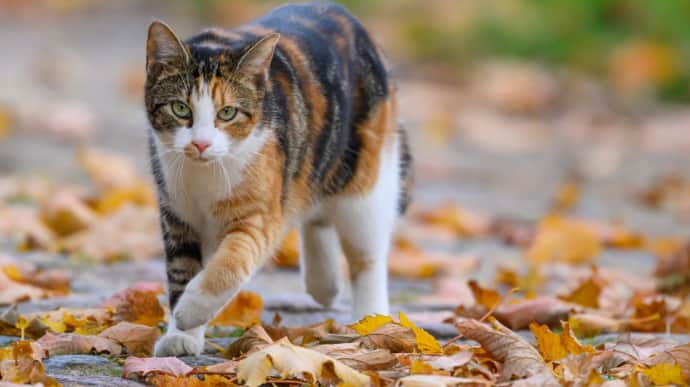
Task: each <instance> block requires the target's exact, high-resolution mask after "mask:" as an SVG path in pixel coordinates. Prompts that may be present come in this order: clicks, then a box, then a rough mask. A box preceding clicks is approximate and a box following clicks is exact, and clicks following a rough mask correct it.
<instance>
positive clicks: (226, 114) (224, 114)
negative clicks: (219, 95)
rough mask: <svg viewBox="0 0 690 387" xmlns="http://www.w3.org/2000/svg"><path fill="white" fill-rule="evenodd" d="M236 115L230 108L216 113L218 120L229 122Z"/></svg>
mask: <svg viewBox="0 0 690 387" xmlns="http://www.w3.org/2000/svg"><path fill="white" fill-rule="evenodd" d="M236 115H237V109H236V108H234V107H232V106H226V107H224V108H222V109H220V110H219V111H218V119H219V120H222V121H230V120H232V119H233V118H235V116H236Z"/></svg>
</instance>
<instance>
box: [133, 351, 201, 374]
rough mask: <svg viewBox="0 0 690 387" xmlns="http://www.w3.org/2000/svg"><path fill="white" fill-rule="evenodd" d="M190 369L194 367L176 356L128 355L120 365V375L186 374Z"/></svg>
mask: <svg viewBox="0 0 690 387" xmlns="http://www.w3.org/2000/svg"><path fill="white" fill-rule="evenodd" d="M192 371H194V368H192V367H190V366H188V365H187V364H185V363H184V362H183V361H182V360H180V359H178V358H176V357H143V358H142V357H134V356H130V357H128V358H127V360H125V364H124V365H123V366H122V377H123V378H130V377H131V376H133V375H139V376H146V375H148V374H151V373H158V374H167V375H172V376H186V375H188V374H190V373H191V372H192Z"/></svg>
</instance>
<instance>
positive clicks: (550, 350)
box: [529, 322, 594, 361]
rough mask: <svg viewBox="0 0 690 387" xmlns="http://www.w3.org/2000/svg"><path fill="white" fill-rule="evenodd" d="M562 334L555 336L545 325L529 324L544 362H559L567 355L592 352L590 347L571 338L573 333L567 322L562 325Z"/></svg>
mask: <svg viewBox="0 0 690 387" xmlns="http://www.w3.org/2000/svg"><path fill="white" fill-rule="evenodd" d="M562 325H563V332H562V333H561V334H560V335H557V334H555V333H553V332H551V330H550V329H549V327H547V326H545V325H539V324H535V323H532V324H530V327H529V328H530V330H531V331H532V334H534V337H535V338H536V340H537V348H538V349H539V353H541V355H542V356H543V357H544V360H546V361H556V360H561V359H563V358H564V357H566V356H568V355H579V354H582V353H586V352H594V348H593V347H592V346H589V345H587V346H584V345H582V344H580V342H579V341H578V340H577V338H575V337H574V336H573V332H572V330H571V329H570V326H569V324H568V323H567V322H564V323H562Z"/></svg>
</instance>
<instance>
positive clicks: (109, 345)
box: [36, 332, 122, 356]
mask: <svg viewBox="0 0 690 387" xmlns="http://www.w3.org/2000/svg"><path fill="white" fill-rule="evenodd" d="M36 342H37V343H38V344H40V345H41V347H42V348H43V349H45V350H46V351H47V352H48V353H49V354H50V355H51V356H52V355H77V354H91V353H95V354H102V353H108V354H111V355H119V354H120V353H121V352H122V346H120V344H118V343H116V342H114V341H112V340H109V339H107V338H105V337H100V336H85V335H77V334H74V333H59V334H53V333H50V332H48V333H46V334H45V335H44V336H43V337H41V338H40V339H38V340H37V341H36Z"/></svg>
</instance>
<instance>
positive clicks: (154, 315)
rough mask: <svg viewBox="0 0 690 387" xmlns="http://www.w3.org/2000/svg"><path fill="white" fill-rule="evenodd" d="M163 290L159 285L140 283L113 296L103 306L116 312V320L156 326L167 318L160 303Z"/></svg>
mask: <svg viewBox="0 0 690 387" xmlns="http://www.w3.org/2000/svg"><path fill="white" fill-rule="evenodd" d="M162 293H163V288H162V287H161V286H160V284H158V283H147V282H140V283H137V284H134V285H132V286H131V287H129V288H127V289H125V290H122V291H120V292H118V293H115V294H114V295H112V296H111V297H110V298H109V299H107V300H106V301H105V302H104V303H103V306H106V307H112V308H113V309H114V310H115V315H114V317H115V319H117V320H119V321H128V322H131V323H135V324H143V325H148V326H156V325H158V323H160V322H161V321H163V319H164V318H165V311H164V310H163V307H162V306H161V304H160V302H159V301H158V295H159V294H162Z"/></svg>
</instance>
